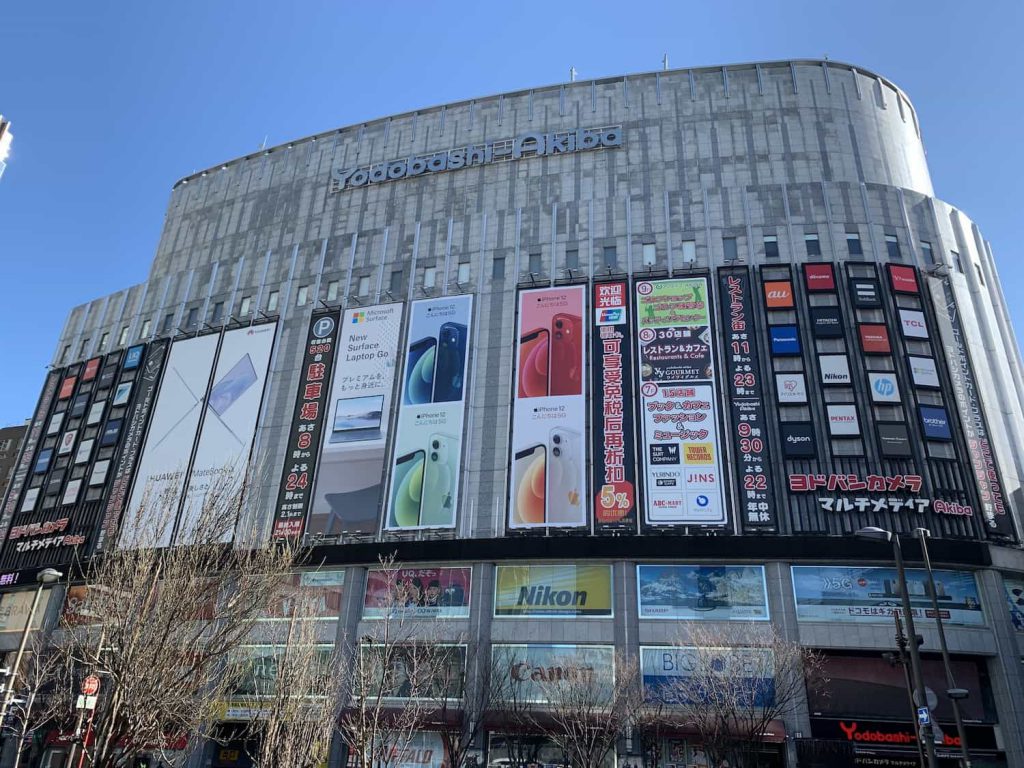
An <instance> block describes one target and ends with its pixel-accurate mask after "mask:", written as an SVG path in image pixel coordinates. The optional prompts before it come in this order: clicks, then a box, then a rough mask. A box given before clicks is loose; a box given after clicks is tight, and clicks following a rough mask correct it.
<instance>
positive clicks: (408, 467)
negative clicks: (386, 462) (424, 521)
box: [391, 450, 424, 528]
mask: <svg viewBox="0 0 1024 768" xmlns="http://www.w3.org/2000/svg"><path fill="white" fill-rule="evenodd" d="M423 458H424V455H423V451H422V450H418V451H410V452H409V453H407V454H405V455H404V456H399V457H398V458H397V459H395V467H394V475H393V480H392V483H391V515H392V517H393V518H394V523H395V525H396V526H398V527H399V528H415V527H416V526H418V525H419V524H420V505H421V504H422V501H423Z"/></svg>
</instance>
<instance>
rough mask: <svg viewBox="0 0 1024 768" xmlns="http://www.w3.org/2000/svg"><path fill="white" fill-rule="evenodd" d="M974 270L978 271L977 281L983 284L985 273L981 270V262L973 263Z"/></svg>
mask: <svg viewBox="0 0 1024 768" xmlns="http://www.w3.org/2000/svg"><path fill="white" fill-rule="evenodd" d="M974 271H975V272H977V273H978V282H979V283H981V284H982V285H984V284H985V273H984V272H982V271H981V264H975V265H974Z"/></svg>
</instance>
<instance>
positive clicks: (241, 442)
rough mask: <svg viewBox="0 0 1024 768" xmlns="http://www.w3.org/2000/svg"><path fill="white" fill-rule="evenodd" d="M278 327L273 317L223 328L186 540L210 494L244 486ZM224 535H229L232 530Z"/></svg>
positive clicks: (185, 519)
mask: <svg viewBox="0 0 1024 768" xmlns="http://www.w3.org/2000/svg"><path fill="white" fill-rule="evenodd" d="M276 333H277V323H276V322H272V323H261V324H260V325H251V326H249V327H247V328H235V329H233V330H230V331H228V332H226V333H225V334H224V338H223V340H222V341H221V344H220V352H219V353H218V355H217V366H216V369H215V370H214V372H213V383H212V384H211V385H210V394H209V395H207V397H206V403H205V408H204V411H205V412H204V415H203V420H202V426H201V428H200V432H199V441H198V443H197V444H196V451H195V458H194V459H193V461H192V472H191V474H190V475H189V479H188V485H187V487H186V489H185V504H184V506H183V507H182V512H181V519H180V522H179V523H178V529H179V534H178V536H179V538H180V537H182V536H184V537H185V539H184V540H185V541H188V540H190V538H191V536H192V535H193V533H194V532H195V531H194V529H195V527H196V525H197V524H198V523H199V522H200V520H202V518H203V509H204V507H205V506H206V505H207V498H208V494H210V493H211V492H212V494H213V498H217V497H220V498H224V497H226V498H234V497H236V496H238V495H239V494H241V493H243V492H244V489H243V487H242V486H243V483H244V481H245V478H246V476H247V474H248V464H249V456H250V454H251V452H252V441H253V439H254V438H255V437H256V422H257V421H258V420H259V416H260V406H261V405H262V403H263V391H264V389H265V388H266V384H267V371H268V368H269V366H270V354H271V352H272V351H273V349H274V337H275V335H276ZM225 536H226V537H228V538H229V539H230V536H231V534H230V532H225Z"/></svg>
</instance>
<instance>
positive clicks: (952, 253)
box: [949, 251, 964, 275]
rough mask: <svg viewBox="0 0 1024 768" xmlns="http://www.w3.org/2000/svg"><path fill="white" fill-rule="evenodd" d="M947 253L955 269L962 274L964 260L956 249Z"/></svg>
mask: <svg viewBox="0 0 1024 768" xmlns="http://www.w3.org/2000/svg"><path fill="white" fill-rule="evenodd" d="M949 255H950V256H952V257H953V264H955V265H956V271H957V272H959V273H960V274H961V275H962V274H963V273H964V262H963V259H961V258H960V254H959V253H957V252H956V251H950V252H949Z"/></svg>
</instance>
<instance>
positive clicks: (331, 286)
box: [327, 280, 341, 301]
mask: <svg viewBox="0 0 1024 768" xmlns="http://www.w3.org/2000/svg"><path fill="white" fill-rule="evenodd" d="M340 287H341V283H340V282H339V281H337V280H331V281H330V282H329V283H327V300H328V301H337V300H338V289H339V288H340Z"/></svg>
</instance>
